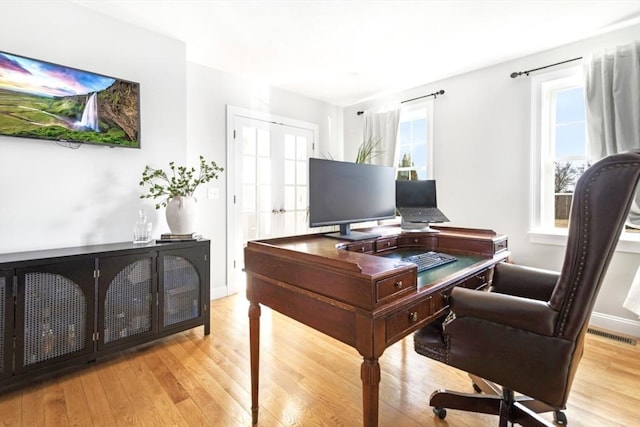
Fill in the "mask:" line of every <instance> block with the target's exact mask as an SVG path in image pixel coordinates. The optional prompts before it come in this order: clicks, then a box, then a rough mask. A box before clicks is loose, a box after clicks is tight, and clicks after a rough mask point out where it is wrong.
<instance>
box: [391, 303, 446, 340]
mask: <svg viewBox="0 0 640 427" xmlns="http://www.w3.org/2000/svg"><path fill="white" fill-rule="evenodd" d="M435 299H438V298H435ZM434 302H435V301H434V297H433V296H430V297H429V298H428V299H426V300H425V301H422V302H419V303H417V304H414V305H412V306H410V307H407V308H405V309H403V310H402V311H400V312H398V313H395V314H393V315H391V316H389V318H387V321H386V341H387V343H389V342H391V341H395V340H396V338H398V337H403V336H405V335H406V334H407V333H408V332H409V330H410V329H411V328H414V327H417V326H418V324H420V323H424V321H425V320H426V319H428V318H429V317H431V316H433V314H434V313H435V312H437V309H436V307H434Z"/></svg>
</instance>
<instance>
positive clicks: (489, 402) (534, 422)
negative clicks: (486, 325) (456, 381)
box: [429, 375, 567, 427]
mask: <svg viewBox="0 0 640 427" xmlns="http://www.w3.org/2000/svg"><path fill="white" fill-rule="evenodd" d="M470 377H471V379H472V381H473V388H474V389H475V390H476V391H477V392H478V393H483V394H472V393H460V392H455V391H449V390H438V391H435V392H434V393H433V394H432V395H431V398H430V399H429V404H430V405H431V406H433V412H434V413H435V414H436V415H437V416H438V418H440V419H444V417H445V416H446V410H445V408H448V409H459V410H463V411H469V412H476V413H482V414H491V415H498V416H499V417H500V421H499V426H500V427H507V425H508V423H512V424H513V423H517V424H520V425H522V426H524V427H553V426H554V424H552V423H550V422H549V421H547V420H545V419H544V418H542V417H540V416H539V415H538V414H539V413H543V412H551V411H553V413H554V416H553V418H554V423H555V424H559V425H566V424H567V418H566V416H565V414H564V413H563V412H562V411H560V410H558V408H555V407H552V406H549V405H547V404H546V403H543V402H540V401H539V400H535V399H532V398H530V397H528V396H517V397H516V396H515V395H514V393H513V391H511V390H507V389H501V388H500V387H498V386H497V385H496V384H494V383H491V382H488V381H486V380H484V379H482V378H480V377H476V376H474V375H470Z"/></svg>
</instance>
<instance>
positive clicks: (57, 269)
mask: <svg viewBox="0 0 640 427" xmlns="http://www.w3.org/2000/svg"><path fill="white" fill-rule="evenodd" d="M94 268H95V261H94V259H93V258H87V259H79V260H76V261H65V262H64V263H57V264H47V265H39V266H37V267H32V268H25V269H18V270H16V275H17V277H18V294H17V305H16V371H21V370H25V369H31V368H34V367H37V366H41V365H44V364H46V363H52V362H54V361H56V362H57V361H59V360H62V359H68V358H71V357H76V356H79V355H82V354H86V353H91V352H93V350H94V348H93V341H92V334H93V302H94V286H95V285H94V283H95V279H94V277H93V272H94Z"/></svg>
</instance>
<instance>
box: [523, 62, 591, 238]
mask: <svg viewBox="0 0 640 427" xmlns="http://www.w3.org/2000/svg"><path fill="white" fill-rule="evenodd" d="M532 83H533V87H532V90H533V94H534V98H533V99H534V106H533V111H534V114H535V121H534V156H533V158H534V162H535V163H534V165H533V169H534V188H535V191H534V200H533V203H532V205H533V206H534V212H533V215H532V217H533V226H534V229H542V230H551V229H554V228H559V229H563V228H567V225H568V219H569V209H570V207H571V200H572V196H573V191H574V188H575V184H576V182H577V180H578V178H579V177H580V175H582V173H583V172H584V171H585V169H586V168H587V167H588V166H589V151H588V149H589V147H588V143H587V132H586V120H585V103H584V81H583V77H582V67H573V68H569V69H565V70H561V71H559V72H554V73H548V74H545V75H542V76H538V77H535V78H533V80H532Z"/></svg>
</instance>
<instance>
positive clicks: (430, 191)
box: [396, 179, 438, 208]
mask: <svg viewBox="0 0 640 427" xmlns="http://www.w3.org/2000/svg"><path fill="white" fill-rule="evenodd" d="M396 207H398V208H425V207H426V208H437V207H438V204H437V202H436V181H435V180H433V179H429V180H423V181H396Z"/></svg>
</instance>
